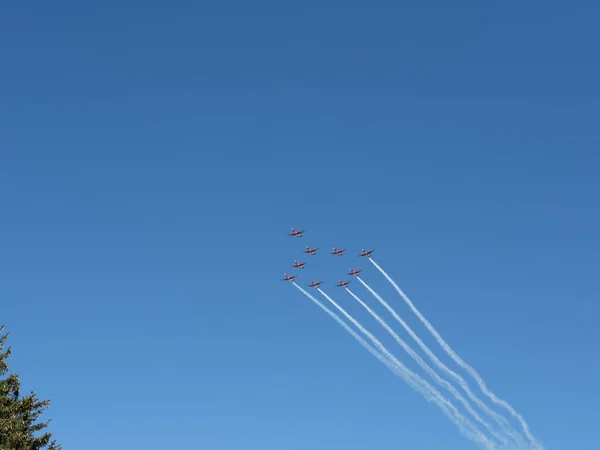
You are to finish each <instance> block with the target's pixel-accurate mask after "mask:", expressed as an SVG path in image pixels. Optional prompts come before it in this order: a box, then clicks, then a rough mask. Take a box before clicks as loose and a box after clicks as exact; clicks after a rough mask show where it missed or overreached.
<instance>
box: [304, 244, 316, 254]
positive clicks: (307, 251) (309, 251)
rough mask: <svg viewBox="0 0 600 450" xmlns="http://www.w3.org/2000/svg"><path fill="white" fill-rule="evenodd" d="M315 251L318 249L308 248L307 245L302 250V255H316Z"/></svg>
mask: <svg viewBox="0 0 600 450" xmlns="http://www.w3.org/2000/svg"><path fill="white" fill-rule="evenodd" d="M317 250H319V249H318V248H310V247H309V246H308V245H307V246H306V250H304V253H310V254H311V255H316V254H317Z"/></svg>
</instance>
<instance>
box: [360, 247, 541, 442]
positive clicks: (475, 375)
mask: <svg viewBox="0 0 600 450" xmlns="http://www.w3.org/2000/svg"><path fill="white" fill-rule="evenodd" d="M369 261H371V263H372V264H373V265H374V266H375V268H377V270H379V272H381V274H382V275H383V276H384V277H385V278H386V279H387V280H388V281H389V282H390V284H391V285H392V286H394V289H396V291H397V292H398V294H400V296H401V297H402V299H403V300H404V301H405V302H406V304H407V305H408V306H409V308H410V309H411V310H412V312H413V313H415V314H416V316H417V317H418V318H419V320H420V321H421V322H423V324H424V325H425V326H426V327H427V329H428V330H429V332H430V333H431V334H432V335H433V336H434V337H435V339H436V340H437V342H438V344H439V345H440V346H441V347H442V348H443V349H444V350H445V351H446V353H448V355H450V357H451V358H452V359H453V360H454V361H455V362H456V363H457V364H458V365H459V366H460V367H462V368H463V369H465V370H466V371H467V372H469V374H470V375H471V376H472V377H473V378H475V380H476V381H477V384H478V385H479V387H480V388H481V390H482V391H483V393H484V394H485V395H487V396H488V397H489V398H490V399H491V400H492V401H493V402H494V403H496V404H497V405H500V406H503V407H504V408H506V409H507V410H508V411H509V412H510V413H511V414H512V415H513V416H514V417H516V418H517V420H518V421H519V423H520V424H521V426H522V427H523V431H524V432H525V435H526V436H527V438H528V439H529V440H530V441H531V443H532V444H533V445H534V448H537V449H540V450H543V447H542V445H541V444H540V443H539V442H538V441H537V440H536V439H535V438H534V437H533V435H532V434H531V432H530V431H529V425H527V422H525V419H523V417H522V416H521V415H520V414H519V413H518V412H517V411H515V410H514V408H513V407H512V406H511V405H510V404H509V403H508V402H507V401H505V400H502V399H500V398H498V397H496V395H495V394H494V393H493V392H492V391H490V390H489V389H488V387H487V386H486V384H485V382H484V381H483V379H482V378H481V376H480V375H479V374H478V373H477V371H475V369H473V368H472V367H471V366H470V365H468V364H467V363H466V362H464V361H463V360H462V359H461V358H460V357H459V356H458V355H457V354H456V353H455V352H454V350H452V348H450V346H449V345H448V344H447V343H446V341H444V339H442V336H440V334H439V333H438V332H437V331H436V330H435V328H433V326H432V325H431V324H430V323H429V322H428V321H427V319H426V318H425V317H423V314H421V312H420V311H419V310H418V309H417V308H416V307H415V305H413V303H412V302H411V301H410V299H409V298H408V296H407V295H406V294H405V293H404V292H403V291H402V289H400V287H399V286H398V285H397V284H396V283H395V282H394V280H392V278H391V277H390V276H389V275H388V274H387V273H386V272H385V270H383V269H382V268H381V267H379V265H378V264H377V263H376V262H375V261H373V260H372V259H371V258H369Z"/></svg>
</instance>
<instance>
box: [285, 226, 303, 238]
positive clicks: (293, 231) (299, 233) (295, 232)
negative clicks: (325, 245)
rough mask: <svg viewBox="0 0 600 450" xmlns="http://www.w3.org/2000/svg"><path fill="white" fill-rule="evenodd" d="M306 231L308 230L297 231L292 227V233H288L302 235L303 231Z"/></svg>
mask: <svg viewBox="0 0 600 450" xmlns="http://www.w3.org/2000/svg"><path fill="white" fill-rule="evenodd" d="M305 231H306V230H300V231H296V230H295V229H294V228H292V232H291V234H288V236H296V237H302V233H304V232H305Z"/></svg>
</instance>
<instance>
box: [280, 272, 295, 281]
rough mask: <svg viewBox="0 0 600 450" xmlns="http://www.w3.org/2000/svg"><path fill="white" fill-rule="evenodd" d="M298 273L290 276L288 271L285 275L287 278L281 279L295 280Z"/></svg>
mask: <svg viewBox="0 0 600 450" xmlns="http://www.w3.org/2000/svg"><path fill="white" fill-rule="evenodd" d="M297 276H298V275H292V276H289V275H288V274H287V273H286V274H285V275H284V277H285V278H282V279H281V281H294V278H296V277H297Z"/></svg>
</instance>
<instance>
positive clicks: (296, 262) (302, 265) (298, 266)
mask: <svg viewBox="0 0 600 450" xmlns="http://www.w3.org/2000/svg"><path fill="white" fill-rule="evenodd" d="M305 265H306V263H305V262H303V263H299V262H298V261H296V260H294V265H293V266H290V267H295V268H299V269H304V266H305Z"/></svg>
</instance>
